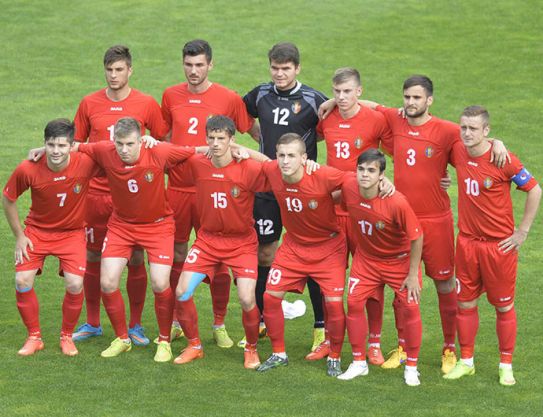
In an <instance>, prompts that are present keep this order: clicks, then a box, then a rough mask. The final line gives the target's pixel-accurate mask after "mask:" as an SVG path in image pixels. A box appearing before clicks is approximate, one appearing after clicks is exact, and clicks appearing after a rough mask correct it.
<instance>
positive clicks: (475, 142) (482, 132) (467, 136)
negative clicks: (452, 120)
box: [460, 116, 490, 148]
mask: <svg viewBox="0 0 543 417" xmlns="http://www.w3.org/2000/svg"><path fill="white" fill-rule="evenodd" d="M489 132H490V127H489V126H488V125H487V124H485V121H484V119H483V118H482V117H481V116H475V117H467V116H462V117H461V118H460V136H461V137H462V142H464V145H465V146H466V148H475V147H477V146H479V145H480V144H481V143H483V142H484V141H486V138H487V137H488V133H489Z"/></svg>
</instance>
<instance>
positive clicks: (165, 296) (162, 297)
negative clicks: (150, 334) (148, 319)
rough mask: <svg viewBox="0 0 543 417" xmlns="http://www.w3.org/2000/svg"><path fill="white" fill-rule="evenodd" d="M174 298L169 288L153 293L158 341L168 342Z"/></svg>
mask: <svg viewBox="0 0 543 417" xmlns="http://www.w3.org/2000/svg"><path fill="white" fill-rule="evenodd" d="M173 306H174V296H173V292H172V289H171V288H170V287H168V288H166V289H165V290H164V291H162V292H155V314H156V319H157V322H158V332H159V333H158V340H159V341H163V340H164V341H166V342H169V341H170V328H171V327H172V316H173Z"/></svg>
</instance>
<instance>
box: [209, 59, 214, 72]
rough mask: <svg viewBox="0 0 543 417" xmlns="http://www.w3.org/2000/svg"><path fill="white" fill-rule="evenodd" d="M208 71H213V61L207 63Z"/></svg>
mask: <svg viewBox="0 0 543 417" xmlns="http://www.w3.org/2000/svg"><path fill="white" fill-rule="evenodd" d="M209 69H210V70H212V69H213V60H211V61H209Z"/></svg>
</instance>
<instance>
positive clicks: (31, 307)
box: [15, 268, 44, 356]
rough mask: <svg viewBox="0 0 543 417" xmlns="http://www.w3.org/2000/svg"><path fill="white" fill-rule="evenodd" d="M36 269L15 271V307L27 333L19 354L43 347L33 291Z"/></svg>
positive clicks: (27, 353) (38, 309)
mask: <svg viewBox="0 0 543 417" xmlns="http://www.w3.org/2000/svg"><path fill="white" fill-rule="evenodd" d="M38 270H39V269H38V268H36V269H30V270H20V271H17V272H16V273H15V296H16V299H17V309H18V310H19V314H20V315H21V319H22V320H23V323H24V325H25V327H26V330H27V333H28V336H27V339H26V341H25V343H24V345H23V347H22V348H21V349H20V350H19V352H18V354H19V355H21V356H29V355H32V354H34V353H35V352H37V351H39V350H42V349H43V348H44V344H43V341H42V338H41V329H40V307H39V303H38V297H37V296H36V293H35V292H34V279H35V277H36V274H37V272H38Z"/></svg>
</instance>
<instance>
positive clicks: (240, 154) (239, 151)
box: [230, 143, 270, 162]
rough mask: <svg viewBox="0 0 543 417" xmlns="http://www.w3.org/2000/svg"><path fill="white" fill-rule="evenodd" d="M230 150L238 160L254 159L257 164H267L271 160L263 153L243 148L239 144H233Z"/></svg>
mask: <svg viewBox="0 0 543 417" xmlns="http://www.w3.org/2000/svg"><path fill="white" fill-rule="evenodd" d="M230 149H231V150H232V156H233V157H234V158H235V159H237V160H239V159H248V158H251V159H254V160H255V161H257V162H266V161H269V160H270V158H268V157H267V156H266V155H264V154H263V153H260V152H258V151H255V150H253V149H250V148H246V147H245V146H242V145H240V144H238V143H231V144H230Z"/></svg>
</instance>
